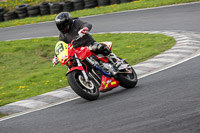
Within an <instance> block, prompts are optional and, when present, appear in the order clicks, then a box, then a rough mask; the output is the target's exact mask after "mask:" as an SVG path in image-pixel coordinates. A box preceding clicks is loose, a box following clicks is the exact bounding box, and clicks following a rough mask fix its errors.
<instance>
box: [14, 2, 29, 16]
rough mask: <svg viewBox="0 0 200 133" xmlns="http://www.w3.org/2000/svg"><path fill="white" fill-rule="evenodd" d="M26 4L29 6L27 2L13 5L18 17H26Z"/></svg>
mask: <svg viewBox="0 0 200 133" xmlns="http://www.w3.org/2000/svg"><path fill="white" fill-rule="evenodd" d="M28 6H29V5H28V4H22V5H18V6H16V7H15V11H16V13H17V16H18V17H19V18H25V17H28V12H27V7H28Z"/></svg>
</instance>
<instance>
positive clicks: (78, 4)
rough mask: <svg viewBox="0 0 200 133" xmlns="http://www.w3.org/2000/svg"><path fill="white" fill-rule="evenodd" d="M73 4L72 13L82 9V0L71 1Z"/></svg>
mask: <svg viewBox="0 0 200 133" xmlns="http://www.w3.org/2000/svg"><path fill="white" fill-rule="evenodd" d="M72 2H73V3H74V11H76V10H82V9H84V7H85V6H84V1H83V0H72Z"/></svg>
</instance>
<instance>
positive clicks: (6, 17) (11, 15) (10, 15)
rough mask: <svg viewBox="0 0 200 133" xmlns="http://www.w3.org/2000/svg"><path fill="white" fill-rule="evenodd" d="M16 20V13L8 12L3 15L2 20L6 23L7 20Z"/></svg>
mask: <svg viewBox="0 0 200 133" xmlns="http://www.w3.org/2000/svg"><path fill="white" fill-rule="evenodd" d="M16 18H17V13H16V12H15V11H9V12H7V13H5V14H4V20H5V21H8V20H13V19H16Z"/></svg>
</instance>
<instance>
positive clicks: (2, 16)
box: [0, 7, 6, 22]
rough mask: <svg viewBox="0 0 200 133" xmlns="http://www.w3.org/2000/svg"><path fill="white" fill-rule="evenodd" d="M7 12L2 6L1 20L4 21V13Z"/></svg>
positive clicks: (0, 10) (0, 8)
mask: <svg viewBox="0 0 200 133" xmlns="http://www.w3.org/2000/svg"><path fill="white" fill-rule="evenodd" d="M5 13H6V11H5V9H4V8H2V7H0V22H2V21H4V14H5Z"/></svg>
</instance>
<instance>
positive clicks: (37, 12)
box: [27, 5, 40, 17]
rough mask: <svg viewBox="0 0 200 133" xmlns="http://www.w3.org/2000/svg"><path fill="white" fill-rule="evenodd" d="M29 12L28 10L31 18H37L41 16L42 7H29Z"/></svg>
mask: <svg viewBox="0 0 200 133" xmlns="http://www.w3.org/2000/svg"><path fill="white" fill-rule="evenodd" d="M27 10H28V15H29V16H30V17H35V16H38V15H40V6H38V5H33V6H29V7H27Z"/></svg>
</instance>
